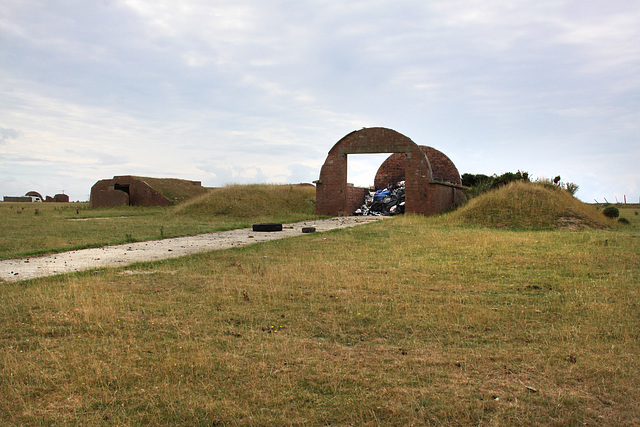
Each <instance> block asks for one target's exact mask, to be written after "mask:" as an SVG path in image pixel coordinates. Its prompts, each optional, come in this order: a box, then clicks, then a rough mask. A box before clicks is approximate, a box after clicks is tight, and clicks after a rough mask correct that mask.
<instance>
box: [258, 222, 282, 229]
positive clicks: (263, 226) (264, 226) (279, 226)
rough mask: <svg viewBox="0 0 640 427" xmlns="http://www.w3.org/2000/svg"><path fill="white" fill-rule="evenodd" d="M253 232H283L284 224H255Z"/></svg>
mask: <svg viewBox="0 0 640 427" xmlns="http://www.w3.org/2000/svg"><path fill="white" fill-rule="evenodd" d="M253 231H282V224H280V223H277V222H262V223H260V224H253Z"/></svg>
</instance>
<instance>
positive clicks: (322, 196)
mask: <svg viewBox="0 0 640 427" xmlns="http://www.w3.org/2000/svg"><path fill="white" fill-rule="evenodd" d="M370 153H377V154H382V153H400V154H399V155H400V157H401V158H402V159H404V161H403V164H404V166H403V167H404V172H405V185H406V200H407V204H406V209H405V212H407V213H419V214H423V215H433V214H437V213H440V212H445V211H446V210H448V209H451V208H452V207H453V206H455V201H456V194H457V192H458V191H459V190H460V189H461V187H460V186H459V185H457V184H452V183H448V182H441V181H439V180H434V176H433V173H432V169H431V164H430V160H429V158H428V156H427V154H426V153H425V151H423V149H422V148H421V146H418V145H417V144H416V143H415V142H413V141H412V140H411V139H409V138H407V137H406V136H404V135H402V134H400V133H398V132H396V131H394V130H392V129H387V128H365V129H361V130H359V131H354V132H351V133H350V134H348V135H346V136H345V137H343V138H342V139H341V140H340V141H338V142H337V143H336V144H335V145H334V146H333V148H331V150H330V151H329V154H328V155H327V159H326V160H325V162H324V164H323V166H322V169H321V170H320V178H319V179H318V180H317V181H315V183H316V213H317V214H319V215H333V216H339V215H351V214H352V213H353V211H354V209H355V208H357V206H358V205H359V199H360V198H361V197H362V196H363V195H364V191H365V189H359V188H358V187H353V186H349V185H347V169H348V166H347V163H348V162H347V157H348V156H350V155H354V154H370ZM358 193H359V194H358Z"/></svg>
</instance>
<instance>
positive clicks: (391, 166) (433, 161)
mask: <svg viewBox="0 0 640 427" xmlns="http://www.w3.org/2000/svg"><path fill="white" fill-rule="evenodd" d="M420 149H421V150H422V151H423V152H424V154H425V155H426V156H427V159H429V165H430V166H431V174H432V176H433V180H434V181H439V182H449V183H451V184H456V185H462V180H461V179H460V174H459V173H458V168H456V166H455V165H454V164H453V162H452V161H451V160H450V159H449V158H448V157H447V156H446V155H444V154H443V153H442V152H440V151H438V150H436V149H435V148H432V147H426V146H424V145H421V146H420ZM406 158H407V156H406V155H405V154H403V153H394V154H392V155H390V156H389V157H388V158H387V159H386V160H385V161H384V162H382V165H380V168H379V169H378V172H377V173H376V177H375V180H374V185H375V187H376V190H379V189H381V188H385V187H387V186H389V185H395V184H396V183H397V182H398V181H403V180H404V170H405V167H406V161H407V160H406Z"/></svg>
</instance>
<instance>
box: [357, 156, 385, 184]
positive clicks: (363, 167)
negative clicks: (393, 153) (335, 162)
mask: <svg viewBox="0 0 640 427" xmlns="http://www.w3.org/2000/svg"><path fill="white" fill-rule="evenodd" d="M388 157H389V153H369V154H349V155H348V156H347V183H349V184H353V186H354V187H363V188H369V187H375V178H376V174H377V173H378V169H379V168H380V166H381V165H382V163H383V162H384V161H385V160H386V159H387V158H388Z"/></svg>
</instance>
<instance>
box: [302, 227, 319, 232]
mask: <svg viewBox="0 0 640 427" xmlns="http://www.w3.org/2000/svg"><path fill="white" fill-rule="evenodd" d="M302 232H303V233H315V232H316V228H315V227H302Z"/></svg>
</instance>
